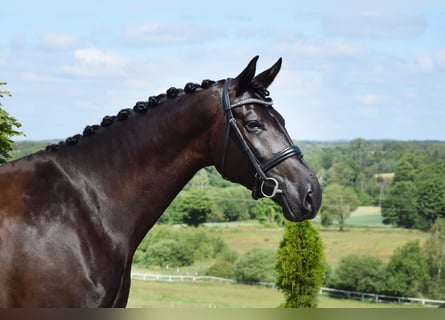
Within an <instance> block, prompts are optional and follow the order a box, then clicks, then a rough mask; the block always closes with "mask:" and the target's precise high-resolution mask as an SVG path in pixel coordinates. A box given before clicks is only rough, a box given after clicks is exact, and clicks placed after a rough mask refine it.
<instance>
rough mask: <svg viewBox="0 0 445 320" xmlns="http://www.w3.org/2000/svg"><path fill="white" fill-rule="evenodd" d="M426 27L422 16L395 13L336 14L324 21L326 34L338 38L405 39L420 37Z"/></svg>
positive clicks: (326, 17)
mask: <svg viewBox="0 0 445 320" xmlns="http://www.w3.org/2000/svg"><path fill="white" fill-rule="evenodd" d="M426 27H427V22H426V19H425V17H424V16H422V15H408V14H398V13H393V12H355V13H335V14H331V15H326V16H325V17H324V19H323V28H324V31H325V33H326V34H329V35H336V36H338V35H340V36H354V37H377V38H393V39H394V38H396V39H405V38H410V37H415V36H418V35H420V34H421V33H423V32H424V31H425V29H426Z"/></svg>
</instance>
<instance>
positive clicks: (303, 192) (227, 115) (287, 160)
mask: <svg viewBox="0 0 445 320" xmlns="http://www.w3.org/2000/svg"><path fill="white" fill-rule="evenodd" d="M257 60H258V56H257V57H255V58H253V59H252V60H251V61H250V63H249V64H248V66H247V67H246V68H245V69H244V70H243V71H242V72H241V73H240V74H239V75H238V76H237V77H236V78H234V79H230V78H229V79H227V80H226V81H225V82H224V84H223V87H222V108H221V113H220V114H224V117H221V121H220V123H219V126H217V127H218V128H217V129H216V130H215V131H214V133H213V135H212V136H213V137H215V138H214V140H213V138H212V141H211V145H212V146H215V147H216V148H217V149H218V150H219V152H215V153H214V154H215V156H214V157H215V159H214V162H215V164H216V168H217V169H218V171H219V172H220V173H221V174H222V175H223V176H224V177H226V178H227V179H229V180H231V181H234V182H238V183H241V184H242V185H244V186H246V187H247V188H249V189H250V190H252V196H253V198H255V199H257V198H260V197H267V198H271V199H272V200H274V201H275V202H277V203H278V204H279V205H280V206H281V207H282V208H283V213H284V216H285V217H286V219H288V220H289V221H294V222H296V221H302V220H306V219H311V218H313V217H315V215H316V214H317V212H318V209H319V208H320V205H321V188H320V185H319V183H318V180H317V177H316V176H315V174H314V173H313V172H312V171H311V170H310V169H309V167H308V165H307V164H306V163H305V161H304V160H303V153H302V152H301V150H300V148H299V147H298V146H296V145H294V143H293V141H292V139H291V138H290V137H289V134H288V133H287V131H286V129H285V122H284V119H283V117H282V116H281V115H280V114H279V113H278V112H277V111H276V110H275V109H274V108H273V107H272V99H271V98H270V97H269V92H268V90H267V88H268V87H269V85H270V84H271V83H272V82H273V80H274V79H275V77H276V75H277V74H278V72H279V71H280V68H281V59H279V60H278V61H277V62H276V63H275V64H274V65H273V66H272V67H271V68H269V69H267V70H266V71H264V72H262V73H260V74H258V75H257V76H255V70H256V63H257ZM224 132H225V134H224ZM217 155H218V156H217ZM218 157H219V159H218Z"/></svg>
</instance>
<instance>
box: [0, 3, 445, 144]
mask: <svg viewBox="0 0 445 320" xmlns="http://www.w3.org/2000/svg"><path fill="white" fill-rule="evenodd" d="M65 2H66V1H65ZM307 2H309V1H307ZM387 2H389V3H387ZM0 28H1V34H2V36H1V37H0V81H5V82H8V85H7V86H6V88H5V89H6V90H9V91H10V92H11V93H12V94H13V96H12V97H11V98H9V97H8V98H4V99H3V100H2V103H3V105H4V108H5V109H6V110H7V111H8V112H9V113H10V114H11V115H13V116H15V117H16V118H17V119H18V120H19V121H20V122H21V123H22V124H23V127H22V130H23V131H24V132H25V133H26V139H30V140H38V139H51V138H60V139H62V138H66V137H68V136H71V135H73V134H76V133H78V132H81V131H82V130H83V128H84V127H85V125H88V124H94V123H98V122H100V120H101V118H102V117H103V116H104V115H107V114H114V113H116V112H117V111H118V110H119V109H121V108H124V107H132V106H133V105H134V103H135V102H136V101H138V100H144V99H147V97H148V96H150V95H155V94H159V93H161V92H164V91H165V90H166V89H167V88H169V87H171V86H177V87H182V86H183V85H184V84H185V83H187V82H190V81H193V82H199V81H201V80H202V79H204V78H210V79H215V80H218V79H223V78H226V77H234V76H236V75H237V74H238V73H239V72H240V71H241V70H242V69H243V68H244V67H245V66H246V64H247V63H248V61H249V60H250V59H251V58H252V57H253V56H255V55H257V54H258V55H260V60H259V63H258V71H261V70H263V69H265V68H268V67H269V66H270V65H272V64H273V63H274V62H275V61H276V60H277V59H278V58H279V57H283V67H282V70H281V72H280V74H279V75H278V77H277V79H276V80H275V82H274V83H273V85H272V86H271V88H270V91H271V96H272V98H273V99H274V101H275V106H276V108H277V109H278V110H279V111H280V112H281V113H282V114H283V116H284V117H285V118H286V123H287V129H288V131H289V132H290V134H291V136H292V137H293V138H295V139H310V140H337V139H354V138H358V137H362V138H365V139H402V140H412V139H416V140H424V139H435V140H445V130H444V127H445V107H444V102H445V2H443V0H440V1H399V0H395V1H393V0H392V1H387V0H385V1H379V0H372V1H316V0H313V1H310V3H304V4H303V3H302V1H294V0H289V1H281V0H275V1H272V2H267V1H232V0H226V1H208V0H207V1H179V0H178V1H176V0H169V1H157V2H156V3H155V2H154V1H135V0H126V1H84V0H77V1H72V2H70V3H63V4H62V2H60V1H48V0H46V1H45V0H40V1H22V0H15V1H8V2H5V3H3V4H2V5H1V6H0Z"/></svg>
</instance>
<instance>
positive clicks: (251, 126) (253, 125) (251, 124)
mask: <svg viewBox="0 0 445 320" xmlns="http://www.w3.org/2000/svg"><path fill="white" fill-rule="evenodd" d="M245 127H246V129H247V130H248V131H250V132H254V131H257V130H259V129H264V125H263V124H262V123H261V122H259V121H258V120H252V121H247V122H246V124H245Z"/></svg>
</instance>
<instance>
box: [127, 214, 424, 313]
mask: <svg viewBox="0 0 445 320" xmlns="http://www.w3.org/2000/svg"><path fill="white" fill-rule="evenodd" d="M346 222H347V228H346V231H344V232H339V231H338V228H337V227H336V226H333V227H330V228H324V227H322V226H321V225H320V224H319V223H318V222H317V220H315V221H314V225H315V226H316V228H317V229H318V230H319V232H320V235H321V237H322V240H323V245H324V252H325V256H326V260H327V262H328V264H329V265H331V266H332V267H334V268H335V267H336V266H337V265H338V263H339V261H340V260H341V258H342V257H345V256H348V255H371V256H375V257H378V258H380V259H382V260H383V261H385V262H387V261H388V260H389V258H390V256H391V255H392V254H393V252H394V250H395V249H397V248H399V247H400V246H402V245H404V244H405V243H406V242H408V241H412V240H419V241H420V242H421V243H423V242H424V241H425V240H426V239H427V238H428V237H429V234H428V233H424V232H420V231H416V230H406V229H399V228H391V227H388V226H385V225H383V224H382V223H381V215H380V211H379V209H378V208H375V207H360V208H359V209H357V210H356V211H355V212H353V213H352V214H351V217H350V218H349V219H348V220H346ZM208 228H212V232H213V233H214V234H216V235H219V236H220V237H221V238H222V239H223V240H224V241H225V242H226V243H227V244H228V245H229V247H230V248H232V249H233V250H235V251H236V252H238V253H239V254H243V253H245V252H247V251H248V250H249V249H251V248H255V247H262V248H272V249H276V248H277V247H278V244H279V242H280V241H281V238H282V236H283V232H284V230H283V228H265V227H263V226H261V225H260V224H258V223H256V222H249V223H233V224H229V223H228V224H218V225H211V226H208ZM212 263H213V261H200V262H197V263H195V264H194V265H192V266H189V267H183V268H181V269H176V270H171V269H170V270H160V269H155V270H150V271H152V272H153V271H154V272H162V273H170V274H171V273H180V274H186V273H189V274H199V275H202V274H204V273H205V272H206V270H207V269H208V267H209V266H210V265H211V264H212ZM282 299H283V295H282V294H281V293H280V292H278V291H276V290H274V289H270V288H264V287H256V286H246V285H238V284H224V283H222V284H220V283H215V282H208V283H189V282H183V283H178V282H173V283H168V282H143V281H135V280H133V282H132V287H131V292H130V300H129V304H128V306H129V307H154V308H208V307H218V308H256V307H265V308H269V307H270V308H274V307H277V306H278V305H279V304H280V303H281V302H282ZM319 307H322V308H335V307H338V308H354V307H357V308H359V307H401V305H392V304H373V303H363V302H360V301H352V300H343V299H334V298H328V297H321V298H320V301H319Z"/></svg>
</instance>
